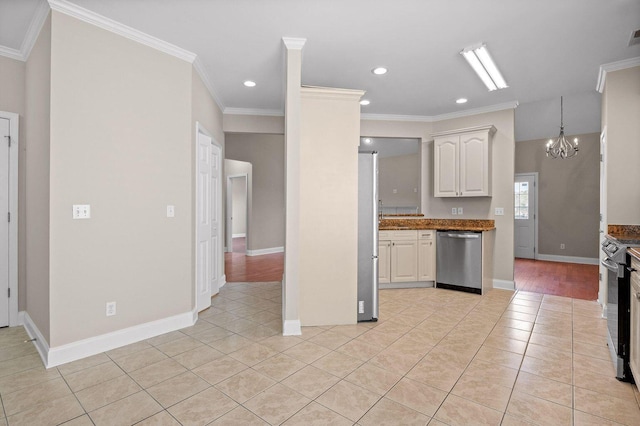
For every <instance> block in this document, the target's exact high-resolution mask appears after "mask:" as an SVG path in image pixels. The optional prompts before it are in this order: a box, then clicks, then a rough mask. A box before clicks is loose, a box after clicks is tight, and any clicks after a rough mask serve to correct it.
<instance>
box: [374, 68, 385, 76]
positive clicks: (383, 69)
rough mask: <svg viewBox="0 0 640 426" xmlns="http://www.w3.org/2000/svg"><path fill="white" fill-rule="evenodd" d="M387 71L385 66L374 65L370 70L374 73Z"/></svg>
mask: <svg viewBox="0 0 640 426" xmlns="http://www.w3.org/2000/svg"><path fill="white" fill-rule="evenodd" d="M387 71H388V70H387V69H386V68H385V67H376V68H374V69H372V70H371V72H372V73H374V74H375V75H383V74H386V73H387Z"/></svg>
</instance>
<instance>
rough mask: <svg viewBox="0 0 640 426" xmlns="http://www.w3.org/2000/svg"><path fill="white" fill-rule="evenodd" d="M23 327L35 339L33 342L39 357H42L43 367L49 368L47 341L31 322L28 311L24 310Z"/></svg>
mask: <svg viewBox="0 0 640 426" xmlns="http://www.w3.org/2000/svg"><path fill="white" fill-rule="evenodd" d="M23 325H24V329H25V331H26V332H27V334H28V335H29V337H31V338H32V339H35V340H34V342H33V344H34V345H35V346H36V349H37V350H38V354H39V355H40V359H42V363H43V364H44V366H45V367H47V368H49V366H48V365H47V364H48V362H49V361H48V358H49V343H48V342H47V340H46V339H45V338H44V336H43V335H42V333H40V330H39V329H38V327H37V326H36V324H35V323H34V322H33V320H32V319H31V317H30V316H29V313H28V312H24V324H23Z"/></svg>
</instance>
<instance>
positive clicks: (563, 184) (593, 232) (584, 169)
mask: <svg viewBox="0 0 640 426" xmlns="http://www.w3.org/2000/svg"><path fill="white" fill-rule="evenodd" d="M574 137H577V138H579V140H580V142H579V143H580V145H579V146H580V151H579V153H578V156H577V157H575V158H572V159H569V160H558V159H556V160H554V159H552V158H549V157H547V155H546V152H545V146H546V143H547V141H548V139H544V140H542V139H539V140H532V141H522V142H517V143H516V162H515V172H516V173H529V172H538V179H539V181H538V214H539V215H538V253H540V254H550V255H558V256H577V257H589V258H597V257H598V253H599V249H600V247H599V244H598V222H599V209H600V134H599V133H588V134H584V135H572V136H570V137H569V139H571V140H573V138H574ZM561 243H563V244H565V247H566V248H565V250H560V244H561Z"/></svg>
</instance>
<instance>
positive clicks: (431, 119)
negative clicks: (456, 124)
mask: <svg viewBox="0 0 640 426" xmlns="http://www.w3.org/2000/svg"><path fill="white" fill-rule="evenodd" d="M518 105H519V104H518V101H511V102H505V103H501V104H496V105H489V106H486V107H481V108H474V109H467V110H464V111H456V112H450V113H446V114H440V115H394V114H360V119H361V120H379V121H419V122H424V123H435V122H437V121H443V120H450V119H452V118H460V117H468V116H470V115H478V114H485V113H489V112H496V111H503V110H506V109H515V108H517V107H518Z"/></svg>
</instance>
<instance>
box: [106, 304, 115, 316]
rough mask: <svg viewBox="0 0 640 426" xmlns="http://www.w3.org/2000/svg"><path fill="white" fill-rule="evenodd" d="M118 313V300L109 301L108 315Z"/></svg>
mask: <svg viewBox="0 0 640 426" xmlns="http://www.w3.org/2000/svg"><path fill="white" fill-rule="evenodd" d="M115 314H116V302H107V316H108V317H111V316H114V315H115Z"/></svg>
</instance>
